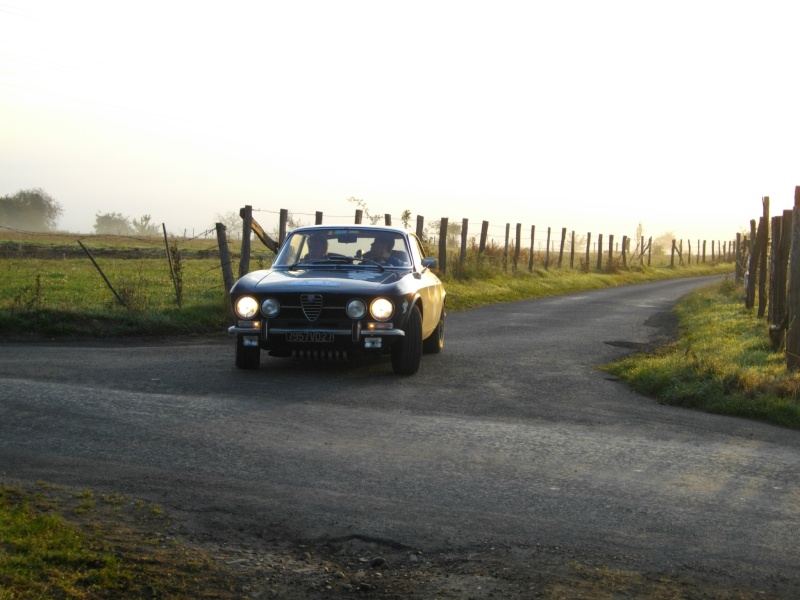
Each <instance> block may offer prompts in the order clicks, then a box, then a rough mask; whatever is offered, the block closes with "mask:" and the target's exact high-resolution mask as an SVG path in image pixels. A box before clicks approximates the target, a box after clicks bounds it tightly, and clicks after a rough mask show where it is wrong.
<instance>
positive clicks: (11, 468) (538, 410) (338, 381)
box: [0, 279, 800, 586]
mask: <svg viewBox="0 0 800 600" xmlns="http://www.w3.org/2000/svg"><path fill="white" fill-rule="evenodd" d="M703 281H704V280H700V279H694V280H678V281H668V282H660V283H653V284H645V285H638V286H631V287H620V288H614V289H607V290H601V291H594V292H586V293H580V294H574V295H568V296H562V297H556V298H547V299H540V300H532V301H523V302H518V303H514V304H506V305H499V306H492V307H486V308H481V309H477V310H471V311H468V312H464V313H454V314H451V315H449V317H448V324H447V338H446V347H445V351H444V352H443V353H442V354H440V355H436V356H425V357H424V358H423V364H422V367H421V370H420V372H419V373H418V374H417V375H416V376H414V377H410V378H402V377H398V376H395V375H393V374H392V372H391V367H390V365H389V363H388V362H386V361H384V362H377V363H375V362H368V363H361V364H351V363H341V364H330V363H322V364H319V363H309V362H302V361H295V360H285V359H271V358H268V357H264V358H263V360H262V368H261V370H259V371H257V372H245V371H237V370H236V369H234V368H233V347H232V340H229V339H222V340H217V339H215V340H206V341H194V342H187V343H183V344H172V343H160V344H156V343H152V344H143V343H141V342H130V343H95V344H92V343H86V342H81V343H69V342H54V343H42V342H39V343H27V344H15V343H5V344H0V477H2V478H4V479H7V480H10V479H21V480H25V481H34V480H37V479H43V480H46V481H49V482H53V483H60V484H68V485H72V486H77V487H80V488H83V487H90V488H94V489H98V490H102V491H114V492H119V493H124V494H135V495H136V496H137V497H143V498H147V499H149V500H151V501H153V502H157V503H159V504H161V505H162V506H164V507H166V508H168V509H169V510H171V511H173V512H174V513H175V514H178V515H180V518H181V519H182V520H183V521H184V522H185V523H187V524H190V525H187V527H189V526H191V529H192V530H193V531H199V530H202V531H207V532H208V535H209V536H214V535H217V534H219V535H223V532H226V531H227V532H232V531H234V532H239V533H241V535H242V536H244V537H247V536H251V535H252V536H254V538H255V537H258V536H262V537H269V536H273V537H274V536H291V537H292V538H294V539H323V540H330V539H345V538H350V537H356V538H362V539H370V540H383V541H384V542H386V543H389V544H394V545H396V546H404V547H410V548H419V549H422V550H425V551H428V552H432V551H436V550H448V551H453V552H459V551H463V552H466V551H468V550H470V549H475V548H484V547H502V548H505V549H507V550H509V551H514V552H521V553H525V552H527V553H530V555H531V556H533V555H534V554H536V553H545V552H549V553H556V554H558V555H559V556H561V557H562V558H564V559H569V558H570V557H574V559H575V560H577V561H580V562H584V563H589V564H597V565H617V566H624V567H627V568H632V569H637V570H645V571H650V572H655V571H668V572H680V573H689V572H690V573H694V574H700V575H701V576H703V575H714V576H720V577H723V578H725V577H727V578H732V579H733V580H741V581H743V582H745V581H746V582H760V581H767V580H770V581H773V582H775V581H777V582H780V583H781V584H782V585H784V584H785V585H786V586H791V585H794V584H800V575H798V572H800V568H799V567H800V542H798V539H799V536H798V534H799V533H800V480H799V479H798V466H799V465H800V433H799V432H797V431H790V430H786V429H781V428H777V427H772V426H768V425H764V424H760V423H756V422H751V421H747V420H742V419H732V418H726V417H719V416H713V415H706V414H702V413H697V412H692V411H686V410H682V409H678V408H672V407H666V406H660V405H658V404H656V403H655V402H653V401H652V400H650V399H648V398H644V397H641V396H639V395H637V394H634V393H632V392H631V391H629V390H628V389H627V387H626V386H625V385H623V384H621V383H619V382H615V381H612V380H610V379H609V378H607V376H606V375H605V374H604V373H603V372H601V371H598V370H597V369H596V366H597V365H598V364H601V363H605V362H610V361H613V360H616V359H618V358H620V357H623V356H625V355H627V354H629V353H630V352H631V351H632V349H635V348H642V347H647V346H648V345H650V344H653V343H654V342H657V341H658V340H659V339H661V336H663V335H664V334H665V333H666V332H667V331H668V326H669V325H670V323H671V318H670V313H669V310H670V308H671V306H672V305H673V304H674V303H675V301H676V300H677V299H678V298H679V297H680V296H682V295H684V294H685V293H687V292H688V291H690V290H691V289H693V288H694V287H697V286H698V285H700V284H701V283H703ZM665 327H666V328H667V329H665Z"/></svg>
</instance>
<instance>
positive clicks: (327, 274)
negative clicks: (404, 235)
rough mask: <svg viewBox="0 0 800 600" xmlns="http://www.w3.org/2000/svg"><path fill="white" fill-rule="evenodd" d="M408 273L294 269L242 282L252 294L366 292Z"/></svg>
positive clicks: (261, 274) (250, 275) (265, 273)
mask: <svg viewBox="0 0 800 600" xmlns="http://www.w3.org/2000/svg"><path fill="white" fill-rule="evenodd" d="M409 272H410V271H408V270H406V271H397V270H391V271H389V270H387V271H383V272H381V271H380V270H378V269H372V268H364V269H352V268H350V269H320V268H313V269H296V270H292V271H288V270H287V271H284V270H280V271H277V270H269V271H254V272H253V273H248V274H247V275H245V277H244V278H243V279H246V280H248V284H249V286H250V287H251V289H252V291H254V292H279V291H280V292H291V291H293V290H297V291H301V290H312V289H313V290H316V291H326V290H327V291H331V292H336V291H337V290H342V291H348V292H351V293H353V292H361V293H370V292H376V291H377V290H379V289H380V288H382V287H384V286H387V285H391V284H394V283H397V282H398V281H399V280H400V279H402V277H403V276H404V275H407V274H408V273H409Z"/></svg>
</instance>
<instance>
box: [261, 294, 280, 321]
mask: <svg viewBox="0 0 800 600" xmlns="http://www.w3.org/2000/svg"><path fill="white" fill-rule="evenodd" d="M279 312H281V303H280V302H278V301H277V300H275V298H267V299H266V300H264V301H263V302H262V303H261V314H262V315H264V316H265V317H267V318H268V319H271V318H272V317H275V316H277V315H278V313H279Z"/></svg>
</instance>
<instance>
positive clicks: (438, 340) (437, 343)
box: [422, 306, 445, 354]
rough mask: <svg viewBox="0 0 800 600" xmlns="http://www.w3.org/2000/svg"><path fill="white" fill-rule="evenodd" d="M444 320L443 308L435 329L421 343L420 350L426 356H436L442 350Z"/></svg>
mask: <svg viewBox="0 0 800 600" xmlns="http://www.w3.org/2000/svg"><path fill="white" fill-rule="evenodd" d="M444 318H445V312H444V306H443V307H442V313H441V314H440V315H439V323H438V324H437V325H436V329H434V330H433V333H432V334H430V336H428V338H426V339H425V341H424V342H422V349H423V350H424V351H425V352H427V353H428V354H438V353H439V352H441V351H442V348H444Z"/></svg>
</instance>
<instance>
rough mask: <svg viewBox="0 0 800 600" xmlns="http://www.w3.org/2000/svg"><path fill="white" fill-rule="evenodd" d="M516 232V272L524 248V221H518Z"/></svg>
mask: <svg viewBox="0 0 800 600" xmlns="http://www.w3.org/2000/svg"><path fill="white" fill-rule="evenodd" d="M514 234H515V237H516V243H515V244H514V272H516V271H517V267H518V266H519V253H520V250H522V223H517V227H516V228H515V230H514Z"/></svg>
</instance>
